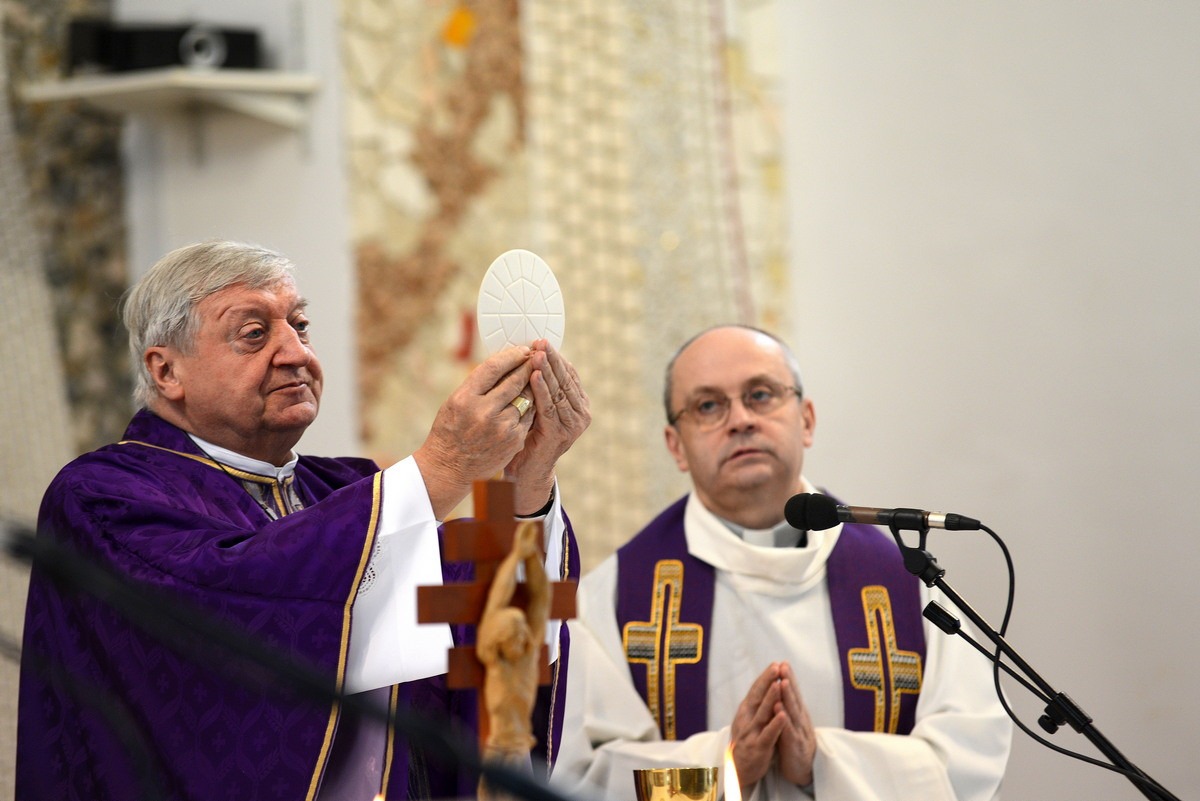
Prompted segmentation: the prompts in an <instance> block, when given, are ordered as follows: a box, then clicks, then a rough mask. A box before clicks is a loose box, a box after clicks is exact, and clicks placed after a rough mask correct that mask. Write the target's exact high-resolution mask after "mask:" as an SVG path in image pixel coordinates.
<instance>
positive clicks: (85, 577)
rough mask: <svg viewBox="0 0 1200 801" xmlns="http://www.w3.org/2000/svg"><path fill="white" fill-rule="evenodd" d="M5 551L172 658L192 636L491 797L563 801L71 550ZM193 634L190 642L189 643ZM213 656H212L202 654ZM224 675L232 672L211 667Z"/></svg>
mask: <svg viewBox="0 0 1200 801" xmlns="http://www.w3.org/2000/svg"><path fill="white" fill-rule="evenodd" d="M5 547H6V549H7V550H8V552H9V553H10V554H11V555H12V556H14V557H15V558H17V559H20V560H22V561H25V562H29V563H31V564H32V565H34V566H35V567H36V568H37V569H38V570H39V571H40V572H41V573H42V574H43V575H45V576H47V577H48V578H50V579H51V580H53V581H54V582H55V583H56V584H58V585H59V586H60V587H63V588H66V589H70V590H72V591H75V592H82V593H85V594H87V595H90V596H93V597H95V598H97V599H98V600H100V601H102V602H103V603H105V604H106V605H108V606H110V607H112V608H113V609H115V610H117V611H118V612H120V613H121V614H123V615H124V616H125V617H126V618H127V619H128V620H130V621H131V622H132V623H133V624H134V625H136V626H138V627H139V628H141V629H142V630H144V631H146V632H148V633H149V634H151V635H153V636H155V637H157V638H159V639H160V640H161V641H162V642H164V643H166V644H167V645H168V646H169V647H172V648H173V649H174V650H176V651H180V652H183V653H187V652H189V651H194V649H195V648H196V645H197V644H196V642H195V637H198V638H199V639H200V640H202V641H203V642H204V643H205V644H207V645H210V646H211V645H216V646H218V647H220V648H222V649H224V650H225V651H226V652H228V653H229V654H233V655H236V656H238V657H240V658H241V659H242V660H243V661H244V662H245V663H246V664H249V665H252V666H256V667H260V668H266V670H267V671H269V673H270V677H269V680H268V677H267V676H260V677H259V678H257V679H255V681H256V682H258V683H262V684H265V685H268V686H270V685H278V684H280V683H282V684H284V685H285V686H287V687H289V688H291V689H292V690H293V691H294V692H296V693H297V694H298V695H301V696H304V697H307V698H309V699H310V700H313V701H318V702H320V703H338V704H341V705H342V706H343V708H344V709H346V710H348V711H351V712H355V713H359V714H361V715H364V716H366V717H369V718H373V719H375V720H377V721H379V722H381V723H383V724H384V725H390V726H392V727H393V728H394V729H395V730H396V731H397V733H399V734H401V735H402V736H404V737H405V738H406V739H407V740H408V741H409V742H410V743H411V744H412V745H413V746H415V747H417V748H420V749H422V750H424V751H426V752H427V753H430V754H432V755H434V756H435V757H437V758H439V759H441V760H443V761H445V762H447V763H449V764H452V765H456V766H458V767H459V768H461V769H463V770H465V771H467V772H468V773H470V774H471V775H473V776H477V777H480V778H483V779H485V780H486V781H487V783H488V785H489V786H490V787H492V788H494V789H495V790H498V791H505V792H508V793H510V794H512V795H515V796H517V797H519V798H523V799H528V801H568V799H566V798H565V797H564V796H562V795H561V794H559V793H558V792H557V791H555V790H553V789H551V788H550V787H549V786H548V785H546V784H545V783H544V782H540V781H537V780H535V779H534V778H533V777H532V776H529V775H527V774H525V773H523V772H521V771H519V770H515V769H514V768H512V767H510V766H509V765H506V764H504V763H502V762H500V761H496V760H485V759H483V757H482V755H481V754H480V753H479V749H478V747H477V746H476V744H475V743H474V742H473V741H469V740H467V739H466V738H463V737H460V736H458V735H456V734H455V733H454V732H452V731H451V730H450V729H449V728H448V727H447V726H446V725H445V724H443V723H441V722H439V721H436V720H433V719H431V718H429V717H426V716H423V715H419V714H416V713H414V712H413V711H411V710H409V709H404V708H397V709H395V710H389V709H388V708H387V707H385V706H382V705H379V704H373V703H370V702H369V701H368V700H366V697H367V694H366V693H360V694H346V693H343V692H342V691H341V690H340V688H339V687H338V686H337V682H336V680H335V679H332V678H330V677H329V676H328V675H326V674H325V673H323V672H321V671H319V670H318V669H317V668H315V667H314V666H311V665H308V664H305V663H303V662H301V661H299V660H296V659H293V658H288V657H287V656H285V655H283V654H281V653H279V652H278V651H276V650H274V649H272V648H270V647H268V646H266V645H264V644H263V643H261V642H260V641H259V640H257V639H255V638H253V637H251V636H250V635H249V634H247V633H245V632H242V631H238V630H236V629H233V628H231V627H230V626H229V625H227V624H225V623H223V622H221V621H218V620H216V619H214V618H212V617H210V616H207V615H204V614H202V613H200V612H198V611H197V610H196V609H193V608H192V607H190V606H189V605H186V604H184V603H182V602H181V601H180V600H179V599H178V598H176V597H174V596H171V595H169V594H166V593H164V592H161V591H154V590H152V589H150V588H148V587H146V586H144V585H140V584H135V583H133V582H131V581H129V580H128V579H126V578H124V577H122V576H119V575H117V574H115V573H113V572H111V571H109V570H107V569H105V568H102V567H100V566H98V565H96V564H93V563H92V562H90V561H88V560H86V559H84V558H82V557H80V556H79V555H78V554H77V553H75V552H74V551H73V550H71V549H69V548H66V547H64V546H62V545H59V544H57V543H55V542H54V541H52V540H51V539H50V538H49V537H46V536H36V535H34V534H32V533H28V532H24V531H15V530H10V531H9V536H8V542H7V543H5ZM193 635H194V636H193ZM206 653H209V654H210V653H211V652H206ZM210 662H216V663H218V664H220V665H221V667H222V669H225V670H228V669H229V668H230V667H231V665H229V664H227V663H224V662H223V661H221V660H210ZM235 673H240V675H235V676H234V678H237V679H239V680H241V681H242V682H243V683H245V682H247V681H248V680H249V679H250V678H251V676H250V673H253V671H251V672H249V673H248V672H246V671H240V672H238V671H235Z"/></svg>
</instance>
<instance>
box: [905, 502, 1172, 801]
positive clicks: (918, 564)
mask: <svg viewBox="0 0 1200 801" xmlns="http://www.w3.org/2000/svg"><path fill="white" fill-rule="evenodd" d="M889 528H890V529H891V531H892V537H894V538H895V540H896V545H898V546H899V548H900V553H901V554H902V555H903V556H904V567H905V569H906V570H908V572H910V573H912V574H913V575H914V576H916V577H917V578H919V579H921V581H923V582H925V586H927V587H937V588H938V589H939V590H941V591H942V593H943V594H944V595H945V596H946V597H947V598H948V599H949V600H950V601H951V602H952V603H953V604H954V605H955V606H956V607H958V609H959V610H960V611H962V613H963V614H964V615H966V617H967V619H969V620H970V621H971V622H972V623H974V624H975V627H976V628H978V629H979V631H981V632H982V633H983V634H984V636H986V637H987V638H988V639H989V640H991V641H992V643H994V644H995V646H996V648H997V653H996V654H995V655H994V656H993V655H992V654H988V657H989V659H991V660H992V661H993V662H995V663H996V664H998V665H1000V666H1001V667H1005V665H1004V664H1003V662H1001V661H1000V654H1004V655H1005V656H1007V657H1008V658H1009V659H1010V660H1012V663H1013V665H1015V666H1016V668H1017V669H1018V670H1020V672H1021V673H1023V674H1025V676H1027V677H1028V678H1029V680H1030V681H1031V682H1033V684H1035V685H1036V686H1037V687H1038V689H1040V690H1041V692H1042V693H1043V694H1044V698H1046V699H1049V704H1047V706H1046V711H1045V713H1044V714H1043V715H1042V716H1041V717H1040V718H1039V719H1038V724H1039V725H1040V726H1041V727H1042V728H1043V729H1044V730H1045V731H1046V732H1047V733H1049V734H1054V733H1055V732H1057V731H1058V729H1059V728H1060V727H1061V726H1062V725H1063V724H1070V726H1071V728H1073V729H1075V731H1077V732H1079V733H1080V734H1082V735H1083V736H1084V737H1086V738H1087V739H1088V740H1089V741H1090V742H1091V743H1092V744H1093V745H1094V746H1096V748H1097V749H1098V750H1099V751H1100V753H1102V754H1103V755H1104V756H1105V757H1107V758H1108V760H1109V762H1111V763H1112V765H1113V766H1115V767H1116V768H1118V769H1119V770H1120V771H1121V772H1122V773H1123V774H1124V775H1125V777H1126V778H1127V779H1129V781H1130V782H1132V783H1133V785H1134V786H1135V787H1136V788H1137V789H1138V790H1139V791H1140V792H1141V793H1142V795H1144V796H1145V797H1146V798H1149V799H1151V801H1180V799H1179V798H1178V797H1176V796H1175V795H1173V794H1172V793H1171V792H1169V791H1168V790H1167V789H1166V788H1164V787H1163V786H1162V785H1160V784H1158V782H1156V781H1154V780H1153V779H1151V778H1150V777H1149V776H1147V775H1146V774H1145V773H1144V772H1142V770H1141V769H1140V768H1138V767H1137V766H1136V765H1134V764H1133V762H1131V761H1130V760H1129V759H1128V758H1127V757H1126V756H1125V755H1124V754H1122V753H1121V752H1120V751H1119V750H1117V748H1116V746H1115V745H1113V744H1112V743H1111V742H1110V741H1109V740H1108V738H1106V737H1105V736H1104V735H1103V734H1101V733H1100V731H1099V730H1098V729H1097V728H1096V727H1095V726H1094V725H1093V724H1092V718H1091V717H1090V716H1088V714H1087V713H1086V712H1084V711H1083V709H1082V708H1081V707H1080V706H1079V705H1078V704H1076V703H1075V701H1073V700H1072V699H1071V697H1070V696H1068V695H1067V694H1066V693H1063V692H1059V691H1058V690H1055V689H1054V688H1053V687H1052V686H1051V685H1050V684H1049V682H1047V681H1046V680H1045V679H1043V678H1042V677H1041V676H1040V675H1038V673H1037V671H1036V670H1034V669H1033V667H1031V666H1030V665H1029V663H1028V662H1026V661H1025V660H1024V659H1022V658H1021V655H1020V654H1018V653H1017V652H1016V650H1015V649H1014V648H1013V647H1012V646H1011V645H1009V644H1008V642H1007V641H1005V639H1004V638H1003V637H1001V636H1000V634H999V633H998V632H997V631H996V630H995V629H993V628H992V627H991V626H990V625H989V624H988V622H987V621H986V620H984V619H983V617H982V616H980V615H979V614H978V613H977V612H976V611H975V610H974V609H972V608H971V605H970V604H968V603H967V602H966V601H964V600H963V599H962V597H961V596H960V595H959V594H958V593H957V592H955V591H954V589H953V588H952V587H951V586H950V585H949V584H948V583H946V581H945V580H944V578H943V576H945V575H946V571H945V569H944V568H942V567H941V566H940V565H939V564H938V563H937V560H936V559H935V558H934V557H933V554H931V553H930V552H929V551H927V550H926V549H925V541H926V538H927V535H928V534H929V526H928V525H926V523H925V513H924V512H922V511H921V510H919V509H896V510H894V512H893V517H892V521H891V523H890V525H889ZM901 530H908V531H916V532H918V533H919V535H920V544H919V546H918V547H916V548H913V547H911V546H909V545H906V544H905V543H904V540H903V539H902V538H901V536H900V531H901ZM931 605H932V606H936V603H933V602H931ZM942 611H943V612H944V610H942ZM926 612H927V614H926V616H927V617H930V616H929V614H928V608H927V610H926ZM930 619H931V620H932V619H933V618H932V617H930ZM934 622H935V623H938V621H936V620H935V621H934ZM955 623H957V621H955ZM938 625H939V626H940V627H941V628H942V629H943V630H944V631H947V633H953V631H952V630H951V628H952V627H951V628H947V627H946V626H943V625H942V624H941V623H938ZM960 633H961V632H960ZM964 636H966V635H964ZM1009 672H1011V671H1009ZM1018 678H1019V677H1018ZM1021 683H1022V684H1025V685H1026V686H1027V687H1028V686H1029V685H1028V684H1026V683H1025V682H1023V681H1022V682H1021Z"/></svg>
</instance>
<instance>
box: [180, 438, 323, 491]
mask: <svg viewBox="0 0 1200 801" xmlns="http://www.w3.org/2000/svg"><path fill="white" fill-rule="evenodd" d="M188 437H190V438H191V440H192V442H194V443H196V445H197V446H198V447H199V448H200V450H202V451H204V452H205V453H206V454H208V455H209V457H211V458H212V459H214V460H215V461H218V462H220V463H221V464H223V465H225V466H226V467H232V468H233V469H234V470H242V471H244V472H246V473H253V474H254V475H256V476H264V477H266V478H273V479H275V480H276V481H279V482H282V481H283V480H284V479H286V478H291V477H292V474H293V473H295V472H296V462H298V461H299V460H300V457H299V456H292V459H291V461H289V462H288V463H287V464H285V465H283V466H281V467H276V466H275V465H273V464H271V463H270V462H264V461H262V460H261V459H251V458H250V457H249V456H243V455H242V454H240V453H237V452H236V451H231V450H229V449H228V448H222V447H221V446H220V445H214V444H212V443H211V442H206V441H204V440H202V439H200V438H199V437H197V436H196V435H195V434H188Z"/></svg>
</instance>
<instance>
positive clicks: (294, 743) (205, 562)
mask: <svg viewBox="0 0 1200 801" xmlns="http://www.w3.org/2000/svg"><path fill="white" fill-rule="evenodd" d="M378 475H379V472H378V468H377V466H376V465H375V464H374V463H373V462H370V461H369V460H365V459H354V458H341V459H331V458H320V457H306V456H302V457H301V458H300V461H299V463H298V465H297V468H296V483H297V485H298V489H299V493H300V496H301V498H302V499H303V501H304V503H305V505H306V508H304V509H302V510H300V511H297V512H294V513H292V514H289V515H287V516H285V517H282V518H280V519H278V520H274V521H272V520H270V519H269V518H268V516H267V514H266V513H265V512H264V511H263V509H262V508H261V507H260V506H259V505H258V504H257V503H256V501H255V500H254V499H253V498H252V497H251V496H250V495H249V494H247V493H246V492H245V491H244V490H243V488H242V487H241V486H240V484H239V483H238V482H237V481H236V480H234V479H233V478H231V477H230V476H229V475H227V474H225V473H224V471H222V470H221V469H219V468H218V467H216V466H215V465H214V464H213V463H212V462H209V461H208V460H207V459H206V457H205V456H204V455H203V454H202V453H201V452H200V451H199V449H197V448H196V446H195V445H194V444H193V443H192V441H191V440H190V439H189V438H188V437H187V435H186V434H185V433H184V432H183V431H181V430H179V429H177V428H175V427H174V426H172V425H170V424H168V423H166V422H164V421H163V420H161V419H159V418H158V417H156V416H154V415H153V414H150V413H149V412H146V411H142V412H139V413H138V414H137V415H136V416H135V417H134V419H133V421H132V422H131V423H130V425H129V428H128V430H127V431H126V435H125V439H124V440H123V441H122V442H120V443H116V444H113V445H109V446H106V447H104V448H101V449H100V450H97V451H94V452H92V453H89V454H86V455H84V456H82V457H80V458H78V459H76V460H75V461H74V462H72V463H71V464H69V465H67V466H66V467H65V468H63V470H62V471H61V472H60V473H59V475H58V476H57V477H56V478H55V479H54V481H53V482H52V483H51V485H50V487H49V489H48V490H47V492H46V495H45V497H44V499H43V503H42V508H41V513H40V516H39V535H40V536H42V537H53V538H54V539H56V540H57V541H59V542H61V543H62V544H63V545H65V546H67V547H70V548H71V549H73V550H75V551H76V552H78V553H80V554H81V555H83V556H84V557H86V558H87V559H88V560H90V561H91V562H93V563H95V564H97V565H101V566H104V567H107V568H109V569H110V570H112V571H113V572H114V573H116V574H119V575H121V576H124V577H126V578H129V579H132V580H134V581H136V582H138V583H140V584H143V585H145V586H146V587H148V588H152V589H154V590H158V591H161V592H164V593H168V594H170V595H171V596H172V597H173V598H178V599H180V600H182V601H185V602H188V603H190V604H191V605H193V606H194V607H195V608H196V609H197V610H199V611H200V612H202V613H204V614H205V615H207V616H209V617H215V618H217V619H219V620H221V621H224V622H226V623H228V624H229V625H230V626H231V627H234V628H237V629H239V630H240V631H242V632H245V633H249V634H250V635H252V636H254V637H255V638H257V639H259V640H260V641H261V642H263V643H265V644H267V645H270V646H272V647H274V648H275V649H277V650H278V651H279V652H280V653H281V654H282V655H284V656H286V657H288V658H292V659H296V660H301V661H304V662H306V663H308V664H310V665H313V666H315V667H317V668H318V669H319V670H321V671H323V672H326V673H327V674H328V675H329V676H330V677H331V678H336V679H337V680H338V681H340V680H341V676H342V671H343V670H344V659H345V650H346V644H347V642H348V638H349V626H350V614H349V609H350V604H351V603H352V601H353V598H354V594H355V592H356V591H357V588H358V585H359V580H360V577H361V573H362V569H363V567H364V566H365V564H366V562H367V559H368V557H369V554H370V552H371V549H372V548H373V546H374V538H375V532H374V531H373V530H372V526H373V525H374V522H375V520H376V510H377V508H378V505H379V503H380V502H381V494H382V482H381V481H379V480H377V478H376V477H377V476H378ZM568 536H571V535H570V534H569V535H568ZM572 544H573V540H572ZM443 573H444V574H445V575H446V577H447V579H449V580H459V579H461V578H462V576H461V570H460V569H459V568H458V567H457V566H454V565H448V566H445V567H444V569H443ZM24 637H25V642H24V656H23V664H22V670H21V687H20V699H19V711H18V744H17V775H16V786H17V791H16V799H17V801H34V799H48V798H54V799H108V798H111V799H135V798H140V797H143V796H144V797H150V795H149V794H153V795H154V797H165V798H169V799H195V800H197V801H199V800H200V799H231V798H237V799H243V800H244V801H249V800H251V799H276V798H278V799H289V800H291V799H305V798H312V797H313V795H314V794H315V790H316V787H317V783H318V781H319V777H320V773H321V771H322V770H323V768H324V765H325V763H326V760H327V759H328V757H329V752H330V750H331V747H330V746H331V742H332V740H333V734H334V731H335V728H336V726H337V725H338V715H337V712H336V710H335V709H334V707H333V705H332V704H326V703H315V702H310V701H307V700H303V699H299V698H297V697H295V696H294V695H292V694H290V693H289V692H288V691H287V690H286V689H284V688H281V687H279V686H271V685H270V684H268V686H263V685H262V684H243V683H242V682H241V681H238V680H235V679H233V678H230V677H229V676H228V675H227V674H226V673H225V671H224V670H223V668H225V667H227V665H226V664H224V662H223V660H224V657H223V656H219V655H217V654H214V653H211V652H207V653H206V652H205V651H203V650H201V651H200V653H199V654H195V653H189V654H187V655H183V654H181V653H179V652H177V651H176V650H173V649H171V648H168V647H166V646H165V645H163V644H162V643H161V642H158V641H157V640H156V639H155V638H153V637H151V636H150V635H148V634H146V633H145V632H143V631H142V630H141V629H139V628H138V627H137V626H136V625H134V624H133V623H131V622H130V621H129V620H126V619H125V618H124V617H122V616H121V615H119V614H117V613H115V612H113V611H112V610H110V609H109V608H108V607H106V606H105V605H103V604H102V603H100V602H99V601H97V600H95V599H94V598H92V597H90V596H86V595H82V594H74V593H64V592H62V591H61V590H60V589H59V588H58V587H56V586H54V585H53V584H52V583H51V581H50V580H49V579H48V578H47V577H46V576H45V575H43V574H42V573H41V572H40V571H39V570H37V569H35V570H34V571H33V573H32V575H31V580H30V589H29V601H28V604H27V609H26V621H25V634H24ZM439 688H440V690H439ZM456 695H464V694H461V693H453V692H449V693H447V692H445V690H444V677H435V678H433V679H428V680H425V681H422V682H412V683H410V684H407V685H400V686H399V696H398V702H399V703H401V704H415V705H416V706H417V707H419V708H420V709H421V710H422V712H427V714H429V715H430V716H438V717H439V718H444V717H446V716H454V715H456V714H458V715H461V716H463V717H464V718H465V719H466V722H467V723H468V724H469V723H470V716H472V715H473V706H474V702H473V698H472V699H469V700H465V699H458V698H454V697H452V696H456ZM103 706H111V707H112V708H113V709H115V710H116V719H115V723H114V719H112V717H111V715H110V717H106V715H105V713H104V711H102V707H103ZM559 717H561V716H559ZM560 725H561V723H560ZM123 737H124V739H123ZM130 739H131V740H132V744H131V742H129V740H130ZM409 749H410V747H409V745H408V744H406V743H403V742H398V743H396V744H395V746H394V748H393V749H392V763H391V766H390V769H389V771H388V777H389V793H388V796H387V797H388V798H406V797H410V796H409V793H410V788H415V789H420V788H421V787H422V785H423V786H425V787H426V788H428V787H430V782H431V781H432V783H433V785H444V782H445V780H446V779H448V778H449V777H445V778H438V777H436V776H435V777H434V778H433V779H430V778H429V777H420V776H418V777H411V776H410V775H409V764H410V761H411V759H410V754H409ZM440 775H441V774H439V776H440ZM147 777H149V778H147ZM453 783H455V784H458V783H459V782H453ZM435 789H436V788H435Z"/></svg>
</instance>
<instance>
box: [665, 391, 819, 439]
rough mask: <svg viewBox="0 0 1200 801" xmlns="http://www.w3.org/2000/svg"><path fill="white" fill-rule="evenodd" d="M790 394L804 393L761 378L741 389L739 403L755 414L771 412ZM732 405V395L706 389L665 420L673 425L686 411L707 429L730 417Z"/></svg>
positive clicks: (798, 394)
mask: <svg viewBox="0 0 1200 801" xmlns="http://www.w3.org/2000/svg"><path fill="white" fill-rule="evenodd" d="M793 394H794V395H795V396H796V397H797V398H802V397H804V395H803V394H802V393H801V392H800V388H799V387H784V386H780V385H779V384H774V383H771V382H769V381H762V382H759V383H757V384H755V385H754V386H752V387H750V389H748V390H746V391H745V392H743V393H742V406H744V407H746V408H747V409H749V410H750V411H752V412H754V413H755V414H770V413H771V412H773V411H775V410H776V409H778V408H779V407H780V406H782V405H783V402H784V401H785V400H787V399H788V398H790V397H791V396H792V395H793ZM732 405H733V398H731V397H729V396H728V395H726V394H724V393H718V392H705V393H702V394H700V395H697V396H696V397H694V398H692V399H691V400H689V401H688V402H687V405H686V406H684V407H683V408H682V409H680V410H679V411H677V412H675V413H674V414H672V415H671V416H670V417H668V418H667V422H668V423H670V424H671V425H675V423H677V422H678V421H679V418H681V417H683V416H684V415H685V414H686V415H688V416H689V417H691V418H692V422H694V423H695V424H696V426H697V427H698V428H699V429H700V430H701V431H710V430H712V429H714V428H716V427H718V426H720V425H721V424H722V423H724V422H725V421H726V420H727V419H728V418H729V409H730V407H731V406H732Z"/></svg>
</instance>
